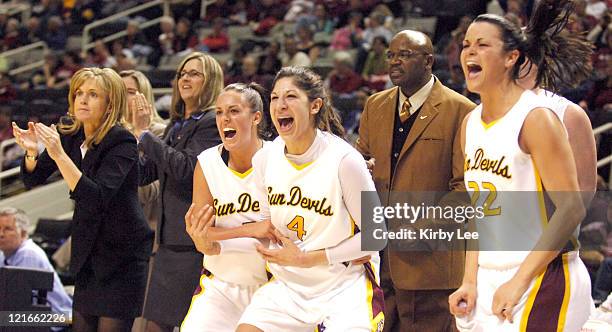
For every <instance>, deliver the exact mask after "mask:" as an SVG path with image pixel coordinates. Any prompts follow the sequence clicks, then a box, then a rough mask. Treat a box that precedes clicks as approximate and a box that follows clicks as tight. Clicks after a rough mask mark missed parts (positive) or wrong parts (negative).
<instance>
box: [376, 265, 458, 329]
mask: <svg viewBox="0 0 612 332" xmlns="http://www.w3.org/2000/svg"><path fill="white" fill-rule="evenodd" d="M381 265H382V267H381V273H380V278H381V286H382V289H383V292H384V295H385V327H384V330H383V331H384V332H395V331H397V332H412V331H415V332H417V331H418V332H421V331H428V332H430V331H431V332H446V331H457V328H456V326H455V318H454V317H453V316H452V315H451V314H450V311H449V309H448V296H449V295H450V294H452V293H453V292H454V291H455V290H454V289H441V290H437V289H434V290H403V289H398V288H396V287H395V286H394V285H393V281H392V280H391V275H390V273H389V265H388V261H387V257H385V256H384V255H383V257H382V264H381Z"/></svg>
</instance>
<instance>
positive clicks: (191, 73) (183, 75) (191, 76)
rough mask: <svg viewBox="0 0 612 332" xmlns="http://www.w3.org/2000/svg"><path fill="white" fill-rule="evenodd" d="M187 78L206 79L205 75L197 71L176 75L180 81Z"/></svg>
mask: <svg viewBox="0 0 612 332" xmlns="http://www.w3.org/2000/svg"><path fill="white" fill-rule="evenodd" d="M185 76H187V77H189V78H195V77H204V73H200V72H199V71H197V70H190V71H182V72H180V73H176V78H178V79H181V78H184V77H185Z"/></svg>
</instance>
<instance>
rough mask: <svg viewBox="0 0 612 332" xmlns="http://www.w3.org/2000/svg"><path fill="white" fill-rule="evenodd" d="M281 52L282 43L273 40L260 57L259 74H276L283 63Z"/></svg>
mask: <svg viewBox="0 0 612 332" xmlns="http://www.w3.org/2000/svg"><path fill="white" fill-rule="evenodd" d="M279 53H280V44H279V43H278V42H277V41H275V40H273V41H271V42H270V44H269V45H268V47H267V48H266V52H265V53H264V54H263V55H261V56H260V57H259V71H258V73H259V75H272V76H274V75H276V73H277V72H278V71H279V70H280V69H281V67H282V66H283V63H282V62H281V60H280V58H279V57H278V54H279Z"/></svg>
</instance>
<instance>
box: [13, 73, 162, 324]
mask: <svg viewBox="0 0 612 332" xmlns="http://www.w3.org/2000/svg"><path fill="white" fill-rule="evenodd" d="M68 102H69V105H70V108H69V117H70V118H71V119H72V121H69V122H70V123H64V124H62V125H61V126H60V128H59V131H60V132H59V133H58V132H57V131H56V130H55V128H54V126H51V127H47V126H45V125H44V124H42V123H37V124H34V123H31V122H30V123H28V129H27V130H22V129H20V128H18V127H17V126H16V125H15V124H13V129H14V133H15V138H16V140H17V143H18V144H19V145H20V146H21V147H22V148H23V149H25V150H26V156H25V158H24V160H23V164H22V167H21V171H22V177H23V181H24V183H25V184H26V186H27V187H28V188H30V187H33V186H35V185H39V184H42V183H44V182H45V180H46V179H47V178H48V177H49V176H50V175H51V174H52V173H53V172H54V171H56V170H59V171H60V173H61V175H62V177H63V178H64V180H65V181H66V183H67V185H68V188H69V189H70V197H71V198H72V199H73V200H74V201H75V209H74V216H73V220H72V225H73V226H72V247H71V257H70V271H71V272H72V273H74V274H76V281H75V291H74V308H73V310H74V313H73V316H74V320H73V330H74V331H95V330H101V331H111V330H112V331H129V330H130V329H131V326H132V322H133V320H134V317H137V316H138V315H140V312H141V309H142V302H143V298H144V289H145V283H146V277H147V260H148V255H149V253H150V250H151V244H152V240H153V239H152V234H151V230H150V229H149V228H148V227H147V225H146V223H145V220H144V216H143V214H142V210H141V209H140V205H139V203H138V197H137V188H138V182H137V178H138V167H137V161H138V151H137V147H136V140H135V139H134V136H133V135H132V134H130V132H129V131H127V130H126V129H125V128H124V127H123V126H122V125H121V117H122V114H123V113H124V112H125V110H126V107H127V104H126V92H125V87H124V86H123V82H122V81H121V78H120V77H119V75H117V73H115V72H114V71H113V70H112V69H99V68H85V69H81V70H79V71H78V72H76V73H75V75H74V76H73V77H72V80H71V83H70V91H69V95H68ZM39 142H40V143H42V144H43V145H44V146H45V151H44V152H43V153H42V154H40V155H38V143H39Z"/></svg>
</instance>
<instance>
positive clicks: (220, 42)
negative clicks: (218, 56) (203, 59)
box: [202, 17, 230, 53]
mask: <svg viewBox="0 0 612 332" xmlns="http://www.w3.org/2000/svg"><path fill="white" fill-rule="evenodd" d="M224 29H225V26H224V24H223V19H222V18H220V17H218V18H216V19H215V21H214V22H213V31H212V33H211V34H209V35H208V36H206V37H205V38H204V40H202V43H203V44H204V45H206V47H208V50H209V51H210V52H211V53H220V52H227V51H229V44H230V41H229V37H228V36H227V34H226V33H225V31H224Z"/></svg>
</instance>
